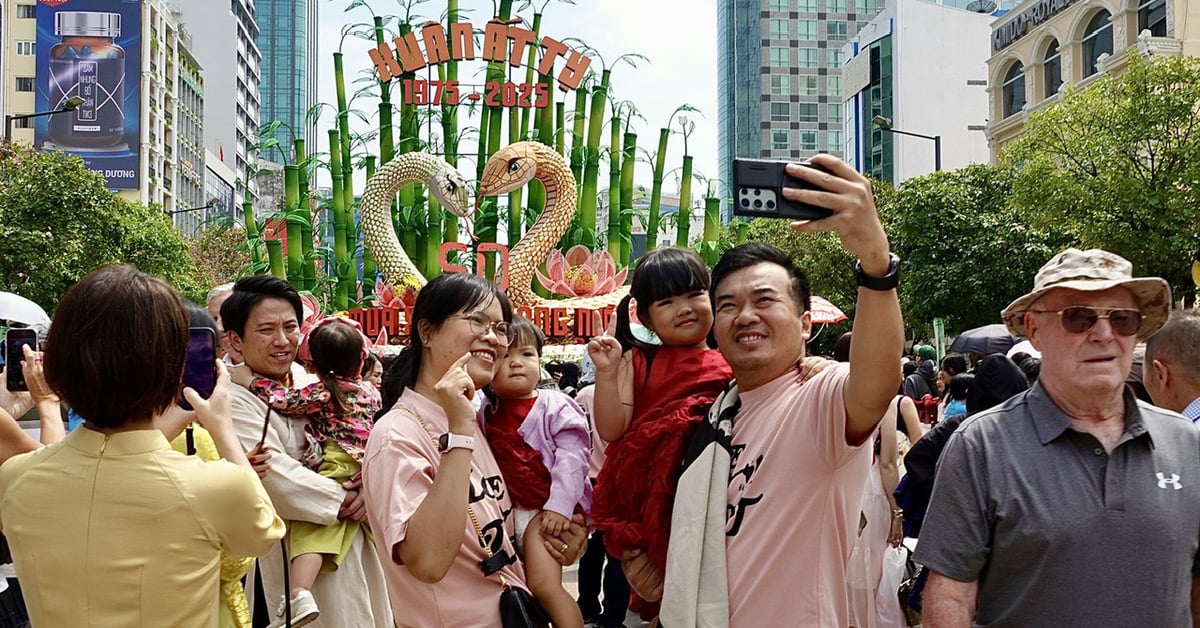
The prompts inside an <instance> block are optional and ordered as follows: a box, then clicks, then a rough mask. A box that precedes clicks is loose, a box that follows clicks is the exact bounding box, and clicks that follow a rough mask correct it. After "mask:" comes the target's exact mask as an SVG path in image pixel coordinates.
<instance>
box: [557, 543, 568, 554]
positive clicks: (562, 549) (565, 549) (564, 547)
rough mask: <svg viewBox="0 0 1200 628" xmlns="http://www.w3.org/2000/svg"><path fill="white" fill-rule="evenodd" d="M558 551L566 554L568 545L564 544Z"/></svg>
mask: <svg viewBox="0 0 1200 628" xmlns="http://www.w3.org/2000/svg"><path fill="white" fill-rule="evenodd" d="M558 551H560V552H565V551H567V544H566V543H563V544H562V547H560V548H558Z"/></svg>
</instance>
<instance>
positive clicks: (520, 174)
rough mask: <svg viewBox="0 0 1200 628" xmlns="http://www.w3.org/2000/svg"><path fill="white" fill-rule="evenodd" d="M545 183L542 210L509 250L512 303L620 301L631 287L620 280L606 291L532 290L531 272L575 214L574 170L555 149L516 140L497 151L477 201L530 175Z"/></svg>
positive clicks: (596, 304) (594, 305)
mask: <svg viewBox="0 0 1200 628" xmlns="http://www.w3.org/2000/svg"><path fill="white" fill-rule="evenodd" d="M535 178H536V179H537V180H538V181H540V182H541V183H542V186H544V187H545V188H546V205H545V208H544V209H543V210H542V215H541V216H539V217H538V219H537V221H535V222H534V223H533V226H532V227H530V228H529V230H528V231H526V232H525V235H524V236H523V237H522V238H521V241H520V242H518V243H517V245H516V246H514V247H513V248H512V250H511V252H510V253H509V256H508V298H509V300H510V301H512V303H513V305H515V306H530V307H533V306H538V305H545V306H551V307H556V308H564V309H575V308H582V309H599V308H602V307H605V306H609V305H616V304H618V303H619V302H620V301H621V299H622V298H624V297H625V295H626V294H627V293H628V292H629V288H628V286H622V287H619V288H617V289H616V290H614V291H613V292H610V293H608V294H602V295H598V296H592V297H575V298H571V299H561V300H551V299H544V298H542V297H540V296H538V295H537V294H535V293H534V292H533V289H532V287H531V286H532V284H533V272H534V269H536V268H537V267H538V265H539V264H541V263H542V262H544V261H546V258H547V257H548V256H549V255H550V251H552V250H554V247H555V246H556V245H557V244H558V241H559V239H561V238H562V236H563V234H564V233H566V232H567V227H569V226H571V217H572V216H573V215H574V214H575V201H576V197H577V194H576V192H575V175H573V174H571V167H570V165H569V164H567V162H566V160H565V159H563V157H562V155H559V154H558V153H557V152H555V151H554V149H552V148H550V147H549V146H546V145H545V144H542V143H540V142H517V143H515V144H509V145H508V146H505V147H504V148H501V149H500V150H498V151H496V153H495V154H494V155H492V156H491V158H490V159H488V161H487V164H486V165H484V167H483V176H482V177H481V178H480V180H479V194H478V196H477V198H476V204H477V205H478V203H479V201H480V200H481V199H483V197H485V196H497V195H499V194H504V193H507V192H511V191H512V190H515V189H518V188H520V187H522V186H524V185H525V184H527V183H529V182H530V181H531V180H533V179H535Z"/></svg>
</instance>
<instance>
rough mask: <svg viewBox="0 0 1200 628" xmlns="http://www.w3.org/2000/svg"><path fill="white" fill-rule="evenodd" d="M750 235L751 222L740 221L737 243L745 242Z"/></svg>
mask: <svg viewBox="0 0 1200 628" xmlns="http://www.w3.org/2000/svg"><path fill="white" fill-rule="evenodd" d="M749 235H750V223H748V222H738V224H737V243H738V244H745V243H746V241H747V240H748V239H749Z"/></svg>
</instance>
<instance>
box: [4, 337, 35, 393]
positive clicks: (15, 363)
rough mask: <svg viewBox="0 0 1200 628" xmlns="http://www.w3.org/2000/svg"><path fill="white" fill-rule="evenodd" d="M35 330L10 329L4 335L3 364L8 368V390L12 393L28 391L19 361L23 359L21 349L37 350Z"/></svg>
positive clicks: (23, 354)
mask: <svg viewBox="0 0 1200 628" xmlns="http://www.w3.org/2000/svg"><path fill="white" fill-rule="evenodd" d="M37 341H38V337H37V330H36V329H28V328H19V329H10V330H8V333H7V334H5V335H4V346H5V349H4V362H5V365H6V367H7V368H8V382H7V383H8V389H9V390H10V391H13V392H17V391H22V392H24V391H27V390H29V384H28V383H27V382H26V381H25V369H23V368H21V360H24V359H25V351H24V350H23V347H26V346H28V347H29V348H31V349H33V350H35V351H36V350H37V348H38V346H37Z"/></svg>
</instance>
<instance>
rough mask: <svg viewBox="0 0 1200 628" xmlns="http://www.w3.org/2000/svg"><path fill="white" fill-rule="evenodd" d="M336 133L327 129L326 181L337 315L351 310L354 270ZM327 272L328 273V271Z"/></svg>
mask: <svg viewBox="0 0 1200 628" xmlns="http://www.w3.org/2000/svg"><path fill="white" fill-rule="evenodd" d="M339 143H340V140H339V138H338V130H337V129H329V178H330V181H331V186H332V188H333V191H332V195H331V198H330V205H331V206H332V208H331V210H332V214H333V259H334V268H333V269H332V272H330V274H331V275H333V276H334V277H336V278H337V287H336V289H335V291H334V297H333V307H334V308H335V309H337V310H339V311H341V310H345V309H347V308H349V307H350V292H351V290H352V288H353V285H354V280H355V278H356V277H355V275H357V272H356V271H357V270H358V269H357V268H355V265H354V264H352V263H351V260H350V253H349V250H348V249H347V248H346V229H347V221H346V199H345V198H343V197H342V153H341V151H340V150H339ZM327 270H329V269H327Z"/></svg>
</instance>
